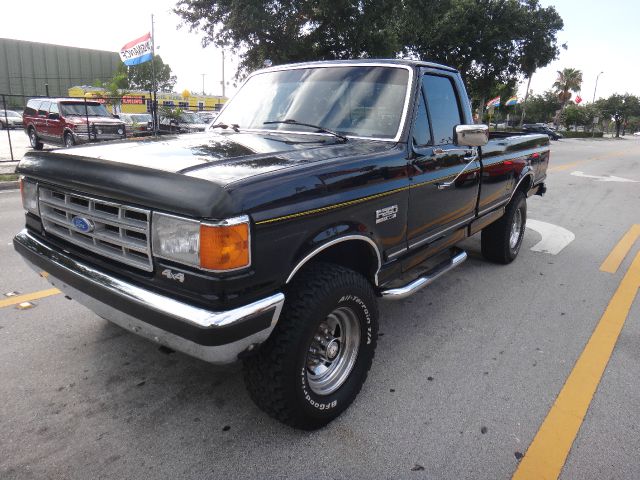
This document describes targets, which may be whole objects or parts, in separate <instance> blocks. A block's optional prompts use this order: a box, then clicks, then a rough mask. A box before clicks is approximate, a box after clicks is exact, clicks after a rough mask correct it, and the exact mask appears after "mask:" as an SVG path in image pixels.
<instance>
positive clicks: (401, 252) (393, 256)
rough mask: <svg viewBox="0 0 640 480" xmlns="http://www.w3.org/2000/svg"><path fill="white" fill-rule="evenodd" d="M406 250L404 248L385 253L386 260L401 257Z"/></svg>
mask: <svg viewBox="0 0 640 480" xmlns="http://www.w3.org/2000/svg"><path fill="white" fill-rule="evenodd" d="M407 250H408V248H407V247H404V248H401V249H400V250H398V251H397V252H393V253H387V258H388V259H392V258H396V257H397V256H399V255H402V254H403V253H404V252H406V251H407Z"/></svg>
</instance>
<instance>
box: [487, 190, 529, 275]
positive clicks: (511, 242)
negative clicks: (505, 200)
mask: <svg viewBox="0 0 640 480" xmlns="http://www.w3.org/2000/svg"><path fill="white" fill-rule="evenodd" d="M526 223H527V197H526V196H525V194H524V193H523V192H520V191H518V192H516V193H515V195H514V196H513V198H512V199H511V201H510V202H509V204H508V205H507V208H506V209H505V213H504V215H503V216H502V218H500V220H498V221H496V222H494V223H492V224H491V225H489V226H488V227H487V228H485V229H484V230H482V237H481V245H482V255H483V256H484V258H486V259H487V260H491V261H492V262H496V263H502V264H507V263H511V262H513V261H514V260H515V259H516V257H517V256H518V252H520V247H521V245H522V239H523V238H524V231H525V225H526Z"/></svg>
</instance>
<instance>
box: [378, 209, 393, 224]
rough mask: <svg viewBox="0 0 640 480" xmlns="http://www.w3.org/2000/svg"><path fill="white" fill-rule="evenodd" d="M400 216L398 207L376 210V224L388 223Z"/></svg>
mask: <svg viewBox="0 0 640 480" xmlns="http://www.w3.org/2000/svg"><path fill="white" fill-rule="evenodd" d="M397 215H398V205H392V206H390V207H384V208H381V209H380V210H376V223H382V222H386V221H387V220H392V219H394V218H396V216H397Z"/></svg>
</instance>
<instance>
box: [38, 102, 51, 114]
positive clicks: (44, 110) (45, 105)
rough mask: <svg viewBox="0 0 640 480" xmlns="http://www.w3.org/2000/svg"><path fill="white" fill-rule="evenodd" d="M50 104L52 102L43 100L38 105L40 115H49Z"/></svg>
mask: <svg viewBox="0 0 640 480" xmlns="http://www.w3.org/2000/svg"><path fill="white" fill-rule="evenodd" d="M49 105H51V102H42V103H41V104H40V106H39V107H38V115H39V116H43V117H46V116H47V115H49Z"/></svg>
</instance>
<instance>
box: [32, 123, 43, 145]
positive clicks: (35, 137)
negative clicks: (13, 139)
mask: <svg viewBox="0 0 640 480" xmlns="http://www.w3.org/2000/svg"><path fill="white" fill-rule="evenodd" d="M29 143H30V144H31V148H33V149H34V150H42V147H44V144H43V143H42V142H41V141H40V139H39V138H38V135H37V134H36V129H35V128H33V127H31V128H30V129H29Z"/></svg>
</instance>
